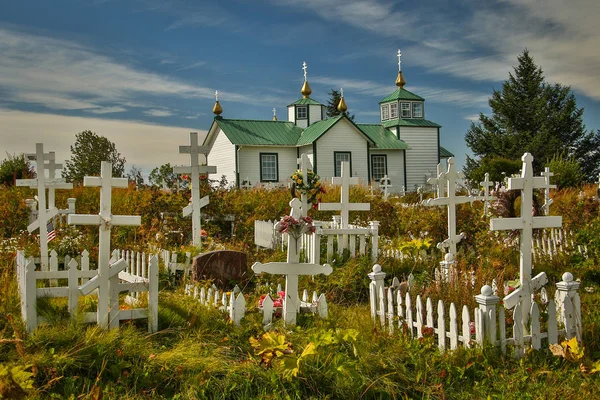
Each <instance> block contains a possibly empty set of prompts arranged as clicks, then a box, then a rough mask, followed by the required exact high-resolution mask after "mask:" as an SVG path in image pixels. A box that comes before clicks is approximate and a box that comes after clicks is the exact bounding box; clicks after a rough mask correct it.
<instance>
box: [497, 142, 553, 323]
mask: <svg viewBox="0 0 600 400" xmlns="http://www.w3.org/2000/svg"><path fill="white" fill-rule="evenodd" d="M521 159H522V160H523V169H522V171H521V177H520V178H509V179H508V190H521V216H520V217H518V218H494V219H491V220H490V230H492V231H502V230H513V229H517V230H520V231H521V239H520V242H521V248H520V255H521V257H520V271H519V272H520V278H519V279H520V282H521V287H520V288H519V289H517V290H515V291H514V292H512V293H511V294H510V295H509V296H507V297H505V298H504V306H505V307H506V308H512V307H514V306H515V305H516V304H518V303H521V310H522V313H523V314H522V315H523V324H524V325H527V321H528V320H529V312H530V311H531V294H532V293H533V292H534V291H535V290H537V289H539V288H540V287H541V285H543V284H544V283H545V281H546V280H547V278H546V277H545V274H544V273H541V274H539V275H538V276H536V277H535V278H534V279H531V247H532V246H531V244H532V240H533V230H534V229H536V228H558V227H560V226H561V225H562V217H560V216H552V217H548V216H545V217H534V216H533V189H541V188H543V187H545V185H546V178H545V177H542V176H540V177H534V176H533V166H532V162H533V156H532V155H531V154H529V153H525V154H524V155H523V157H522V158H521Z"/></svg>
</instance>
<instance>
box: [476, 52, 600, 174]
mask: <svg viewBox="0 0 600 400" xmlns="http://www.w3.org/2000/svg"><path fill="white" fill-rule="evenodd" d="M518 61H519V65H518V66H516V67H515V68H514V74H513V73H509V78H508V80H507V81H505V82H504V83H503V85H502V89H501V90H494V92H493V94H492V97H491V98H490V100H489V105H490V107H491V109H492V116H486V115H484V114H483V113H480V114H479V121H478V122H477V123H472V124H471V126H470V127H469V130H468V131H467V133H466V135H465V141H466V142H467V145H468V146H469V148H470V149H471V150H472V151H473V154H474V155H475V159H473V158H470V157H467V165H466V166H465V175H466V176H467V177H468V178H470V177H474V176H476V175H480V173H484V172H485V171H478V169H480V168H482V160H483V159H484V158H498V157H501V158H506V159H513V160H519V159H520V158H521V156H522V155H523V153H525V152H529V153H531V154H532V155H533V157H534V170H535V172H536V173H540V172H541V171H542V170H543V168H544V166H545V165H547V164H548V162H550V160H552V159H553V157H554V156H556V155H557V154H565V156H566V157H568V158H570V159H574V160H577V161H578V162H579V164H580V166H581V170H582V173H583V175H584V177H585V178H586V179H587V180H590V181H591V180H593V179H595V178H596V177H597V176H598V172H599V171H600V131H596V132H593V131H590V132H587V131H586V128H585V125H584V124H583V108H578V107H577V102H576V100H575V96H574V95H573V93H572V92H571V88H570V87H568V86H562V85H560V84H558V83H555V84H549V83H547V82H545V78H544V74H543V71H542V69H541V68H540V67H538V66H537V65H536V64H535V62H534V60H533V58H532V57H531V56H530V55H529V51H528V50H525V51H524V52H523V53H522V54H521V55H520V56H519V57H518Z"/></svg>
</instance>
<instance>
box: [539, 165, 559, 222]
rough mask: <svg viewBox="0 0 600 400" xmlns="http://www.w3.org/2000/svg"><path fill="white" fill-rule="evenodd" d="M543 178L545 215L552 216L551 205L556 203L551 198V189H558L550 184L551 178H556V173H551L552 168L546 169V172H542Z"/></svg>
mask: <svg viewBox="0 0 600 400" xmlns="http://www.w3.org/2000/svg"><path fill="white" fill-rule="evenodd" d="M542 176H543V177H544V205H543V208H544V214H546V215H549V214H550V205H552V203H553V202H554V201H553V200H552V199H551V198H550V189H556V185H551V184H550V178H551V177H553V176H554V172H550V167H546V168H544V172H542Z"/></svg>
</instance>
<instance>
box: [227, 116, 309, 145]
mask: <svg viewBox="0 0 600 400" xmlns="http://www.w3.org/2000/svg"><path fill="white" fill-rule="evenodd" d="M215 122H216V123H217V125H219V128H221V129H222V130H223V132H224V133H225V135H226V136H227V138H228V139H229V140H230V141H231V143H233V144H241V145H244V144H245V145H253V146H263V145H264V146H273V145H279V146H295V145H296V142H298V139H299V138H300V135H301V134H302V128H298V127H297V126H296V125H294V123H293V122H287V121H256V120H245V119H223V118H215Z"/></svg>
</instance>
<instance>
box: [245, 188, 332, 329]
mask: <svg viewBox="0 0 600 400" xmlns="http://www.w3.org/2000/svg"><path fill="white" fill-rule="evenodd" d="M290 206H291V208H292V209H291V212H290V215H291V216H292V217H294V218H296V219H297V218H300V217H301V215H302V211H301V207H302V202H301V201H300V200H298V199H292V201H290ZM298 240H300V238H295V237H293V236H292V235H288V249H287V262H270V263H266V264H261V263H260V262H256V263H254V265H253V266H252V271H254V273H255V274H260V273H261V272H266V273H268V274H279V275H285V299H284V301H283V320H284V322H285V324H286V325H287V324H290V325H295V324H296V315H297V313H298V310H299V309H300V296H299V295H298V276H300V275H319V274H324V275H329V274H331V272H332V271H333V269H332V268H331V266H330V265H328V264H324V265H319V264H309V263H301V262H300V255H299V252H298Z"/></svg>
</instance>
